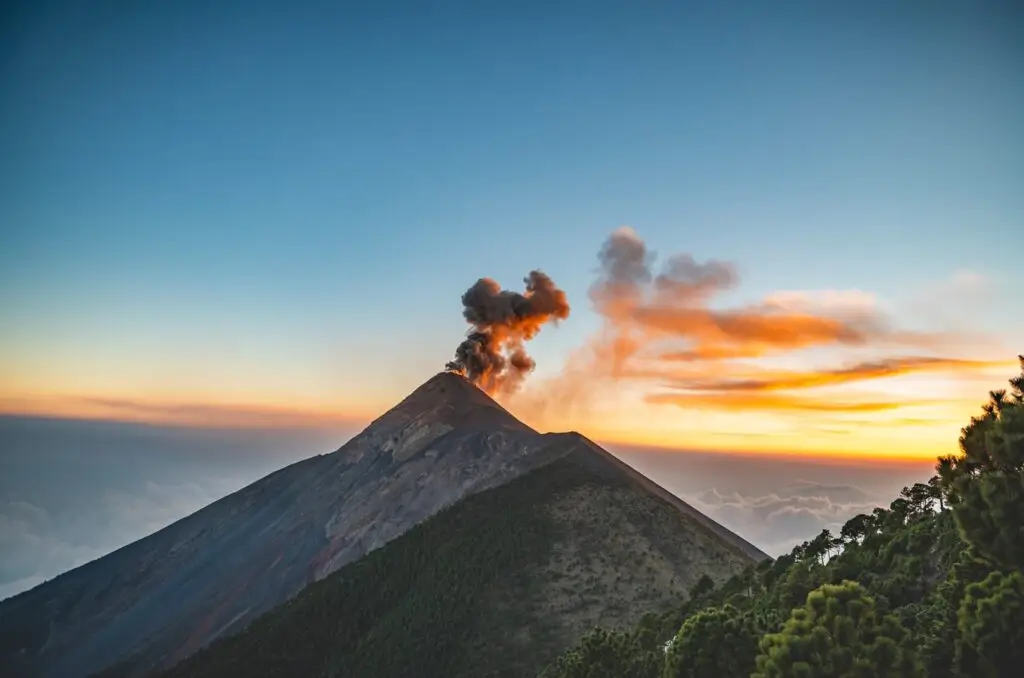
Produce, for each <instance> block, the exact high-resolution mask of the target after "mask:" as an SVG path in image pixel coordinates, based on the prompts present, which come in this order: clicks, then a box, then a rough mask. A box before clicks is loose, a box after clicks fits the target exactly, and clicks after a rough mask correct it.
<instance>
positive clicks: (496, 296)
mask: <svg viewBox="0 0 1024 678" xmlns="http://www.w3.org/2000/svg"><path fill="white" fill-rule="evenodd" d="M523 282H525V283H526V292H525V293H524V294H520V293H519V292H512V291H511V290H503V289H501V285H499V284H498V283H497V282H495V281H494V280H492V279H491V278H480V279H479V280H477V281H476V283H475V284H474V285H473V286H472V287H470V288H469V289H468V290H466V293H465V294H463V295H462V305H463V307H464V308H463V311H462V315H463V317H465V319H466V321H467V322H468V323H469V324H470V325H472V326H473V328H472V329H471V330H470V331H469V333H468V335H467V336H466V339H465V341H463V342H462V343H461V344H459V347H458V348H457V349H455V359H454V360H452V361H451V362H449V363H448V364H447V365H445V369H447V370H450V371H452V372H459V373H461V374H462V375H464V376H465V377H466V378H467V379H469V380H470V381H472V382H473V383H474V384H476V385H477V386H479V387H480V388H481V389H483V390H484V391H486V392H488V393H497V392H499V391H501V392H505V393H511V392H513V391H515V389H516V388H517V387H518V386H519V384H520V382H522V380H523V379H524V378H525V377H526V375H527V374H528V373H529V372H530V371H531V370H533V368H534V365H535V363H534V362H533V358H531V357H530V356H529V355H527V353H526V348H525V347H524V346H523V344H524V342H526V341H528V340H530V339H533V338H534V337H535V336H536V335H537V332H539V331H540V328H541V326H542V325H544V324H545V323H546V322H548V321H555V322H557V321H559V320H564V319H565V318H568V317H569V302H568V301H567V300H566V298H565V292H564V291H562V290H560V289H558V287H556V286H555V283H554V281H552V280H551V278H549V277H548V276H547V275H545V274H544V273H542V272H540V271H530V275H528V276H527V277H526V278H524V279H523Z"/></svg>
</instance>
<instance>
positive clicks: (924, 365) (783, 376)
mask: <svg viewBox="0 0 1024 678" xmlns="http://www.w3.org/2000/svg"><path fill="white" fill-rule="evenodd" d="M1001 364H1002V363H993V362H989V361H982V360H959V359H956V358H934V357H922V356H915V357H904V358H889V359H886V360H877V361H873V362H863V363H857V364H856V365H851V366H849V367H841V368H838V369H832V370H823V371H819V372H776V373H774V374H772V375H771V376H770V377H768V378H761V379H742V380H721V381H711V382H696V383H686V384H684V385H683V387H684V388H687V389H689V390H694V391H781V390H795V389H807V388H817V387H822V386H836V385H839V384H848V383H851V382H855V381H864V380H868V379H880V378H884V377H895V376H900V375H904V374H912V373H919V372H938V371H970V370H975V369H982V368H987V367H993V366H999V365H1001Z"/></svg>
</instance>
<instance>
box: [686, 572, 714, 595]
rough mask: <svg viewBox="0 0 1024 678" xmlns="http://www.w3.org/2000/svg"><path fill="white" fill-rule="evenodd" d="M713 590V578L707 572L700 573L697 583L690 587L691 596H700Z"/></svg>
mask: <svg viewBox="0 0 1024 678" xmlns="http://www.w3.org/2000/svg"><path fill="white" fill-rule="evenodd" d="M714 590H715V580H714V579H712V578H711V577H709V576H708V575H707V574H702V575H701V577H700V579H698V580H697V583H696V584H694V585H693V588H692V589H690V597H691V598H701V597H703V596H704V595H706V594H708V593H711V592H712V591H714Z"/></svg>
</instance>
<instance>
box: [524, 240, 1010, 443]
mask: <svg viewBox="0 0 1024 678" xmlns="http://www.w3.org/2000/svg"><path fill="white" fill-rule="evenodd" d="M598 260H599V262H600V268H599V271H598V276H597V279H596V280H595V281H594V283H593V284H592V285H591V287H590V289H589V296H590V300H591V302H592V305H593V308H594V310H595V311H596V312H597V313H598V314H599V315H600V317H601V318H602V321H603V322H602V326H601V328H600V330H599V331H598V332H597V333H595V335H594V336H592V337H591V338H590V339H589V340H588V342H587V344H586V345H585V346H584V347H582V348H581V349H580V351H579V352H577V353H576V354H574V355H573V358H572V360H571V361H570V362H569V363H568V364H567V365H566V367H565V369H564V370H563V371H562V373H561V374H560V375H559V376H557V377H556V378H553V379H550V380H548V381H547V382H541V383H538V384H536V385H535V386H534V388H533V389H531V390H532V391H533V394H532V395H530V394H527V395H526V396H525V397H523V398H520V399H519V401H518V403H519V404H520V406H521V409H522V411H524V412H526V413H528V416H530V418H532V419H534V420H538V421H540V420H548V421H554V420H557V419H559V418H562V417H564V416H568V414H569V413H573V415H572V416H582V414H583V413H582V412H581V410H586V409H588V404H590V403H598V402H600V401H601V400H602V397H601V395H600V394H601V391H602V388H603V385H606V384H610V383H618V382H622V381H624V380H629V381H630V382H633V383H635V384H636V385H638V386H639V387H640V390H641V393H638V394H637V395H638V396H639V397H640V400H641V401H642V402H646V403H658V404H674V405H678V406H681V407H686V408H695V409H702V410H719V411H721V412H723V413H727V414H735V413H737V412H742V411H756V412H759V413H762V414H767V415H771V414H773V413H777V414H780V415H785V414H791V413H798V412H799V413H804V416H803V417H801V419H803V420H805V423H806V424H807V425H812V426H813V425H814V424H815V423H817V424H824V423H825V422H824V421H823V420H824V419H827V418H828V416H829V414H830V413H831V414H838V413H858V412H859V413H864V414H867V415H873V414H874V413H883V412H887V411H891V410H897V409H900V408H903V407H909V406H913V405H920V404H923V403H921V402H915V401H912V400H908V399H906V398H892V397H891V396H890V397H888V398H886V397H882V398H876V399H874V400H870V399H869V400H860V399H857V398H858V397H861V396H857V395H854V394H851V395H850V396H849V397H847V398H845V399H844V398H843V397H837V396H836V395H834V394H830V395H823V396H818V397H814V398H812V397H810V396H806V397H801V396H800V395H799V394H794V393H790V392H792V391H796V392H800V391H804V390H808V389H814V388H823V387H841V386H846V385H851V386H852V385H854V384H856V383H858V382H864V381H867V380H874V379H881V378H890V377H898V376H904V375H910V374H916V373H929V374H932V373H939V372H945V373H949V374H951V375H953V376H956V377H958V378H960V377H962V376H963V375H965V374H967V373H968V372H971V371H975V372H980V371H981V370H982V369H983V368H987V367H991V366H993V365H994V364H996V363H991V362H986V361H979V360H966V359H962V358H961V357H960V352H961V351H963V350H964V348H965V347H968V346H971V347H977V346H979V345H980V344H978V341H977V339H978V338H977V337H968V336H967V335H964V334H956V335H953V334H950V333H939V332H922V331H919V330H916V329H909V328H903V327H899V326H898V324H897V323H896V322H895V320H894V316H893V314H892V313H891V312H890V311H889V309H887V308H886V307H885V306H884V305H883V304H880V303H879V302H878V301H877V300H876V299H875V298H874V297H873V296H872V295H871V294H869V293H867V292H864V291H861V290H849V291H843V290H823V291H818V292H813V291H812V292H806V291H782V292H775V293H773V294H770V295H767V296H766V297H765V298H764V299H762V300H761V301H760V302H757V303H747V304H744V305H741V306H736V307H732V308H730V307H723V306H722V305H721V304H719V303H716V302H718V301H719V298H720V297H721V296H722V295H723V293H725V292H727V291H730V290H732V289H733V288H735V287H736V286H737V285H738V284H739V275H738V273H737V269H736V267H735V266H734V265H733V264H731V263H729V262H724V261H720V260H715V259H711V260H707V261H704V262H699V261H697V260H696V259H694V258H693V257H692V256H690V255H688V254H679V255H674V256H670V257H668V258H667V260H666V261H665V263H664V265H663V266H661V267H657V266H656V264H657V261H656V256H655V254H654V253H653V252H651V251H650V250H648V248H647V245H646V243H645V242H644V241H643V240H642V239H641V238H640V236H639V235H637V233H636V232H635V231H634V230H633V229H631V228H627V227H624V228H620V229H618V230H616V231H615V232H613V233H612V234H611V235H610V236H609V237H608V238H607V239H606V241H605V242H604V243H603V245H602V246H601V249H600V251H599V253H598ZM908 349H909V350H910V352H911V355H909V356H898V355H897V356H891V357H884V355H885V353H894V352H903V351H905V350H908ZM823 351H828V352H830V353H835V354H837V355H838V356H839V357H840V359H843V358H845V359H846V361H847V363H846V364H845V365H844V364H840V365H838V366H823V367H821V368H819V369H809V370H806V371H801V370H792V369H789V370H784V371H780V370H779V369H777V368H776V369H772V367H771V366H770V365H771V363H769V362H764V361H767V360H769V359H770V360H779V359H785V360H787V362H794V359H797V360H800V359H805V358H806V356H807V355H808V354H812V353H813V354H814V355H815V356H816V358H815V361H816V362H819V361H820V360H821V355H822V354H823ZM879 353H882V355H883V357H881V358H879V357H875V356H877V355H878V354H879ZM926 353H927V354H931V355H925V354H926ZM851 359H854V362H853V363H852V364H850V362H849V361H850V360H851ZM798 364H799V363H798ZM657 384H660V385H663V386H667V387H668V388H669V389H671V390H669V391H667V392H665V391H657V390H655V389H654V386H655V385H657ZM648 386H650V387H651V388H649V389H648ZM623 391H624V390H623V389H619V388H616V389H609V390H608V392H607V393H608V395H613V394H614V393H615V392H618V393H620V394H621V393H623ZM643 391H646V394H645V393H644V392H643ZM615 399H616V398H611V397H609V398H603V400H605V401H613V400H615ZM935 402H937V401H929V404H934V403H935ZM943 402H945V401H943ZM946 404H949V403H946ZM879 416H881V415H879ZM865 418H874V416H871V417H865ZM787 419H789V420H790V422H788V424H791V421H792V417H787ZM812 420H813V421H812ZM761 421H762V422H763V421H764V418H763V417H762V418H761Z"/></svg>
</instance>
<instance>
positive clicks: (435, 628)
mask: <svg viewBox="0 0 1024 678" xmlns="http://www.w3.org/2000/svg"><path fill="white" fill-rule="evenodd" d="M546 438H547V439H548V441H549V445H550V446H551V447H552V448H554V449H558V450H560V451H562V455H561V456H560V457H559V458H558V459H556V460H554V461H552V462H550V463H549V464H547V465H545V466H543V467H541V468H538V469H536V470H534V471H532V472H530V473H527V474H526V475H524V476H521V477H519V478H517V479H515V480H513V481H511V482H509V483H507V484H504V485H502V486H500V487H497V488H494V489H491V490H487V491H485V492H481V493H478V494H476V495H473V496H471V497H468V498H466V499H463V500H462V501H460V502H459V503H457V504H455V505H454V506H453V507H451V508H449V509H447V510H445V511H442V512H441V513H439V514H438V515H436V516H434V517H432V518H431V519H429V520H427V521H425V522H423V523H421V524H420V525H417V526H416V527H414V528H413V529H411V530H409V531H408V532H407V533H406V534H404V535H402V536H401V537H399V538H398V539H395V540H394V541H392V542H390V543H389V544H387V545H386V546H384V547H383V548H381V549H378V550H377V551H374V552H373V553H371V554H369V555H367V556H366V557H364V558H362V559H360V560H359V561H357V562H355V563H352V564H350V565H348V566H346V567H343V568H342V569H340V570H339V571H337V572H335V573H334V574H332V575H331V576H330V577H328V578H326V579H324V580H323V581H320V582H318V583H316V584H314V585H312V586H310V587H308V588H306V589H305V590H304V591H302V592H301V593H300V594H299V595H298V596H296V597H295V598H294V599H293V600H291V601H290V602H288V603H286V604H285V605H282V606H280V607H279V608H277V609H275V610H272V611H271V612H269V613H268V614H267V615H265V616H264V617H262V618H260V619H258V620H256V621H255V622H254V623H253V624H252V625H251V626H250V627H249V628H248V629H246V630H245V631H244V632H242V633H241V634H238V635H235V636H232V637H229V638H226V639H224V640H222V641H220V642H217V643H214V644H213V645H212V646H211V647H209V648H207V649H206V650H204V651H201V652H200V653H198V654H196V655H193V656H192V657H191V658H189V659H188V660H186V661H185V662H183V663H182V664H180V665H179V666H177V667H175V668H174V669H172V670H171V671H170V672H169V673H168V674H166V675H165V676H164V678H186V677H187V678H215V677H218V676H227V675H244V676H248V677H249V678H316V677H319V676H344V677H345V678H413V677H415V678H479V677H481V676H502V677H506V678H534V677H535V676H536V675H537V673H538V671H539V670H540V669H541V668H542V667H543V666H544V665H545V664H546V663H547V662H548V661H550V660H551V659H553V658H554V657H555V656H557V655H558V654H559V653H561V652H562V651H564V650H565V649H566V648H567V647H569V646H570V645H573V644H575V642H576V641H577V640H578V639H579V637H580V635H581V634H582V633H584V632H585V631H588V630H590V629H591V628H593V627H594V626H595V625H600V626H603V627H605V628H619V629H625V628H629V627H631V626H632V625H633V624H635V623H636V622H638V621H639V618H640V615H641V614H643V613H644V612H650V611H653V612H655V613H657V612H663V611H665V610H667V609H670V608H672V607H673V606H677V605H679V603H680V602H681V601H683V600H685V599H686V596H687V593H688V591H689V590H690V589H691V588H692V587H693V585H694V584H695V583H696V582H697V580H698V579H699V578H700V577H701V575H703V574H708V575H710V576H711V577H712V578H713V579H715V580H716V581H719V582H720V581H722V580H724V579H726V578H728V577H729V576H730V575H731V574H734V573H735V572H737V571H738V570H740V569H742V568H743V567H744V566H746V565H748V564H750V563H751V560H752V559H759V556H760V554H758V553H756V552H751V551H750V548H749V545H746V544H745V543H744V542H742V541H741V540H735V541H734V540H729V539H723V536H722V534H721V528H716V527H715V526H714V525H713V524H712V523H709V522H706V521H705V520H700V519H697V518H695V516H694V515H692V514H691V512H690V511H687V510H681V507H682V506H685V505H682V504H681V502H679V500H677V499H675V498H673V497H671V496H670V495H668V496H666V494H667V493H666V494H663V493H662V492H658V491H652V488H651V485H652V484H651V483H650V482H649V481H647V480H646V479H644V478H643V477H642V476H639V474H636V473H635V472H631V471H630V470H627V469H628V467H626V468H624V467H623V465H621V464H620V462H618V461H617V460H616V459H614V457H611V455H608V454H607V453H605V452H603V451H602V450H600V448H598V447H597V446H596V445H594V444H593V443H591V442H590V441H588V440H586V439H585V438H583V437H582V436H579V435H577V434H555V435H551V436H546ZM654 487H657V486H654ZM752 556H753V558H752ZM131 669H132V667H131V665H130V663H129V664H127V665H125V666H124V667H119V670H114V671H110V672H108V673H107V674H106V675H104V676H103V677H102V678H117V677H118V676H122V675H126V674H127V673H130V671H131Z"/></svg>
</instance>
